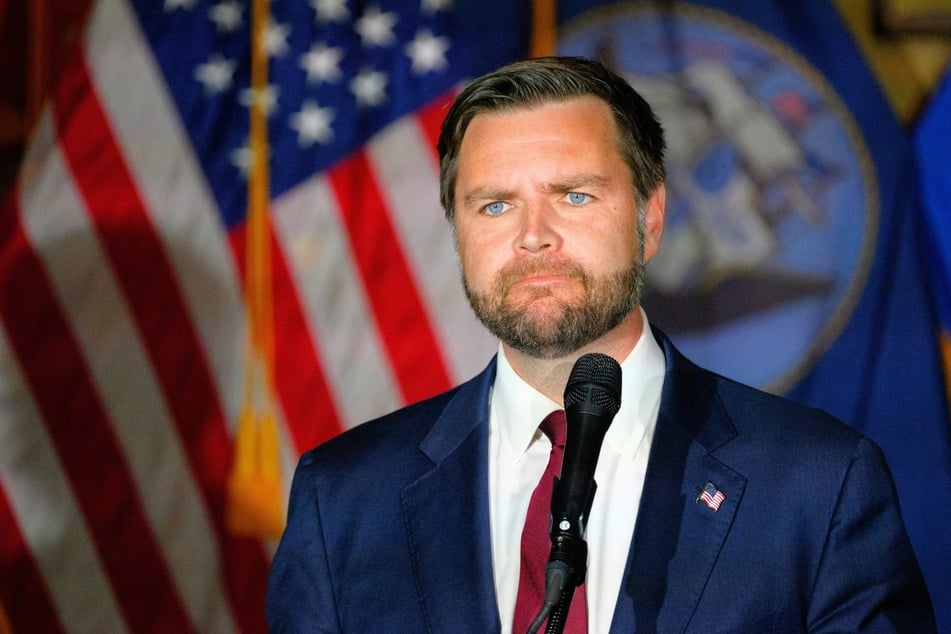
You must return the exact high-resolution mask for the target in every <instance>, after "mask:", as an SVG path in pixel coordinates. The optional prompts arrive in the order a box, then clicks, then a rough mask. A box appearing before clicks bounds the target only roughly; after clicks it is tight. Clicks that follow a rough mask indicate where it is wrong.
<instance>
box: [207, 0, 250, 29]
mask: <svg viewBox="0 0 951 634" xmlns="http://www.w3.org/2000/svg"><path fill="white" fill-rule="evenodd" d="M208 15H209V17H211V21H212V22H214V23H215V26H216V27H217V30H218V31H219V32H225V33H230V32H232V31H236V30H237V29H238V27H240V26H241V22H242V19H241V5H240V4H238V2H237V0H225V1H224V2H219V3H218V4H216V5H214V6H213V7H211V8H210V9H208Z"/></svg>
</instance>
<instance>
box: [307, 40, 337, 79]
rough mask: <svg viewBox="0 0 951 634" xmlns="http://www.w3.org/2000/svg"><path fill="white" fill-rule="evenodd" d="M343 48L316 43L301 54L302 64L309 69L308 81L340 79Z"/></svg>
mask: <svg viewBox="0 0 951 634" xmlns="http://www.w3.org/2000/svg"><path fill="white" fill-rule="evenodd" d="M342 59H343V49H342V48H329V47H327V46H325V45H323V44H314V45H313V46H311V47H310V50H309V51H307V52H306V53H304V54H303V55H301V56H300V65H301V68H303V69H304V70H305V71H307V82H308V83H313V82H317V83H319V82H335V81H338V80H339V79H340V76H341V72H340V61H341V60H342Z"/></svg>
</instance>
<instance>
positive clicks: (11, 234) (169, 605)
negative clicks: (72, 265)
mask: <svg viewBox="0 0 951 634" xmlns="http://www.w3.org/2000/svg"><path fill="white" fill-rule="evenodd" d="M11 199H12V198H11ZM0 244H2V245H3V250H2V252H0V314H2V317H3V320H4V323H5V324H6V326H7V331H8V333H9V337H10V344H11V347H12V348H13V350H14V353H15V354H16V356H17V359H18V361H19V363H20V366H21V367H22V369H23V372H24V376H25V379H26V381H27V383H28V384H29V386H30V388H31V390H32V392H33V395H34V399H35V401H36V403H37V406H38V408H39V410H40V414H41V415H42V417H43V420H44V421H45V423H46V426H47V428H48V429H49V434H50V437H51V438H52V440H53V443H54V445H55V448H56V450H57V452H58V454H59V458H60V461H61V462H62V464H63V467H64V468H65V470H66V472H67V474H68V475H69V480H70V484H71V486H72V489H73V491H74V492H75V495H76V498H77V501H78V503H79V505H80V507H81V508H82V509H83V513H84V515H85V517H86V523H87V524H88V527H89V531H90V533H91V535H92V538H93V542H94V543H95V545H96V549H97V551H98V553H99V557H100V559H101V561H102V563H103V565H104V567H105V569H106V571H107V573H108V574H109V576H110V577H111V578H112V581H113V587H114V590H115V593H116V596H117V598H118V600H119V603H120V606H121V608H122V610H123V614H124V615H125V618H126V619H127V620H128V623H129V626H130V627H131V629H133V630H137V631H170V632H173V631H183V629H187V628H188V627H189V621H188V617H187V616H186V614H185V611H184V609H183V606H182V604H181V603H180V602H179V600H178V597H177V596H176V594H175V591H174V588H173V586H172V582H171V580H170V579H169V576H168V571H167V570H166V568H165V566H164V565H163V563H162V558H161V555H160V553H159V549H158V547H157V545H156V543H155V541H154V539H153V535H152V532H151V529H150V528H149V525H148V522H147V521H146V519H145V517H144V516H143V514H142V509H141V505H140V501H139V499H138V496H137V493H136V489H135V486H134V482H133V479H132V476H131V474H130V473H129V471H128V468H127V466H126V462H125V457H124V456H123V454H122V450H121V448H120V446H119V444H118V442H117V440H116V438H115V436H114V435H113V430H112V428H111V426H110V424H109V421H108V419H107V416H106V413H105V408H104V407H103V405H102V403H101V402H100V401H99V399H98V397H97V395H96V388H95V386H94V385H93V384H92V382H91V380H90V377H89V373H88V371H87V368H86V366H85V363H84V361H83V356H82V351H81V350H80V349H79V346H78V345H77V343H76V341H75V340H74V338H73V335H72V333H71V332H70V329H69V325H68V322H67V320H66V317H65V315H64V314H63V311H62V308H61V307H60V305H59V304H58V303H57V301H56V300H55V295H54V291H53V289H52V287H51V284H50V282H49V280H48V278H47V276H46V273H45V271H44V269H43V265H42V263H41V261H40V260H39V258H38V257H37V255H36V254H35V253H34V252H33V251H32V249H31V248H30V245H29V244H28V241H27V237H26V235H25V234H24V233H23V227H22V226H21V225H20V223H19V220H18V211H17V209H16V206H15V204H11V205H9V206H8V207H7V208H6V209H5V210H4V211H3V213H2V215H0ZM8 608H9V609H11V610H15V611H19V610H20V609H21V608H20V606H8ZM11 618H15V617H13V616H11Z"/></svg>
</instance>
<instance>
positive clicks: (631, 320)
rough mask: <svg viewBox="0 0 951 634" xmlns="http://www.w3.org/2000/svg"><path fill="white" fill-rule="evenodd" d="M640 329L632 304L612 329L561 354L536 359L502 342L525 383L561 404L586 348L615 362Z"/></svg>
mask: <svg viewBox="0 0 951 634" xmlns="http://www.w3.org/2000/svg"><path fill="white" fill-rule="evenodd" d="M643 330H644V321H643V320H642V319H641V311H640V308H636V307H635V309H634V310H632V311H631V312H630V314H629V315H628V316H627V317H625V318H624V321H622V322H621V323H620V324H618V325H617V327H615V328H614V329H613V330H611V331H610V332H608V333H607V334H605V335H604V336H602V337H601V338H599V339H596V340H595V341H592V342H591V343H589V344H588V345H586V346H584V347H582V348H579V349H578V350H575V351H573V352H571V354H568V355H566V356H563V357H557V358H555V359H539V358H537V357H532V356H529V355H527V354H525V353H523V352H519V351H518V350H515V349H514V348H511V347H510V346H508V345H507V344H505V343H503V344H502V348H503V350H504V351H505V358H506V359H508V362H509V364H510V365H511V366H512V369H513V370H515V372H516V374H518V375H519V376H520V377H521V378H522V379H523V380H524V381H525V382H526V383H528V384H529V385H531V386H532V387H533V388H535V389H536V390H538V391H539V392H541V393H542V394H544V395H545V396H547V397H548V398H550V399H551V400H553V401H555V402H556V403H559V404H562V405H563V398H564V392H565V385H567V383H568V377H569V376H570V375H571V370H572V368H574V365H575V362H576V361H577V360H578V359H579V358H580V357H581V356H582V355H585V354H588V353H589V352H600V353H601V354H606V355H608V356H610V357H612V358H614V359H615V360H616V361H617V362H618V363H621V362H622V361H624V359H626V358H627V355H629V354H630V353H631V350H633V349H634V346H635V345H637V341H638V340H639V339H640V337H641V332H642V331H643Z"/></svg>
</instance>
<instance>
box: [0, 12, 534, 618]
mask: <svg viewBox="0 0 951 634" xmlns="http://www.w3.org/2000/svg"><path fill="white" fill-rule="evenodd" d="M40 4H42V5H43V7H45V8H46V9H47V10H48V11H49V12H53V11H55V8H56V7H55V6H53V5H55V3H48V2H47V3H40ZM258 4H261V3H258ZM264 4H265V7H266V10H267V16H266V17H269V20H268V21H267V25H266V30H265V32H263V34H262V35H263V41H264V46H265V47H266V52H267V58H268V59H269V65H268V67H267V74H266V75H265V76H264V82H263V85H258V86H256V88H257V90H252V88H255V87H253V86H252V82H251V35H250V34H251V23H252V10H251V6H250V3H247V2H238V1H235V0H213V1H212V0H101V1H97V2H94V3H92V4H91V7H90V10H89V17H88V20H87V21H86V24H85V29H84V31H83V32H82V36H81V38H79V39H80V41H79V42H78V46H77V48H76V50H75V52H74V53H73V54H72V55H71V56H70V57H69V59H68V60H67V61H66V62H65V63H64V64H63V70H62V72H60V73H59V74H58V76H57V77H56V81H55V82H54V85H53V90H52V94H51V98H50V100H49V102H48V105H47V107H46V108H45V109H43V110H42V113H41V116H40V117H39V120H38V123H37V124H36V128H35V132H34V134H33V137H32V142H31V143H30V144H29V147H28V150H27V152H26V155H25V157H24V159H23V161H22V168H21V170H20V172H19V176H18V177H17V179H16V180H15V182H14V183H12V185H10V186H9V187H8V188H7V191H6V192H5V194H4V199H3V206H2V210H0V527H2V530H0V557H2V559H0V566H2V573H0V604H2V606H3V609H4V613H5V614H6V616H7V618H8V619H9V622H10V624H11V626H12V627H13V629H14V631H24V632H25V631H44V632H55V631H63V630H65V631H104V632H105V631H110V632H115V631H122V630H124V629H130V630H132V631H263V629H264V625H263V589H264V582H265V579H266V573H267V562H268V560H269V557H270V552H269V548H270V546H271V545H272V544H271V543H270V542H267V541H263V540H261V539H260V538H258V537H254V536H248V535H247V534H246V533H247V532H248V530H252V531H253V530H261V529H262V527H264V528H267V522H266V521H265V522H263V523H262V522H261V521H253V520H254V518H251V520H249V518H247V517H244V518H242V517H241V514H242V513H247V512H249V511H250V512H255V510H254V505H253V504H251V505H250V507H248V506H247V505H245V507H243V508H244V510H243V511H242V507H241V506H240V505H232V507H231V508H232V516H231V517H229V516H228V508H229V503H228V492H229V490H231V491H232V492H237V491H241V490H245V491H246V490H247V489H248V482H249V480H248V479H247V478H244V479H242V478H243V476H242V473H243V472H242V471H241V469H240V468H239V469H237V470H236V471H235V470H233V467H235V466H240V464H242V463H241V461H238V465H236V464H235V448H234V443H233V438H234V433H235V429H236V427H237V422H236V421H237V420H238V419H239V413H241V412H242V411H244V412H245V413H248V412H249V411H250V410H249V408H248V407H247V403H248V401H247V398H246V397H247V394H246V390H247V389H248V388H247V385H248V380H246V379H245V372H246V368H247V367H248V366H247V365H246V360H247V359H248V358H251V359H253V362H252V364H251V365H252V366H254V365H256V364H257V365H259V366H260V367H261V370H260V372H259V373H258V378H257V379H251V381H252V382H254V381H261V382H262V383H261V385H263V387H261V385H258V386H257V387H254V386H252V387H251V388H250V389H251V390H252V391H254V390H257V391H259V392H260V391H263V393H264V397H263V399H264V401H265V402H266V401H267V400H268V398H273V408H272V415H273V417H274V419H275V421H276V429H277V435H278V439H277V440H278V445H279V447H280V451H281V454H280V462H279V464H280V467H281V470H282V471H283V472H284V473H285V478H284V485H283V486H284V487H286V486H287V485H288V482H289V478H288V477H286V474H289V473H290V471H291V470H292V469H293V466H294V464H295V462H296V458H297V455H298V454H299V453H301V452H302V451H304V450H305V449H307V448H309V447H311V446H313V445H315V444H316V443H318V442H320V441H321V440H323V439H326V438H328V437H330V436H332V435H334V434H336V433H338V432H339V431H340V430H341V429H344V428H346V427H349V426H352V425H355V424H357V423H359V422H362V421H363V420H366V419H367V418H370V417H373V416H376V415H379V414H381V413H383V412H385V411H387V410H389V409H393V408H395V407H397V406H399V405H402V404H404V403H407V402H410V401H414V400H418V399H420V398H422V397H425V396H428V395H430V394H434V393H436V392H438V391H440V390H442V389H445V388H447V387H449V386H450V385H451V384H452V383H455V382H457V381H459V380H461V379H463V378H467V377H468V376H470V375H471V374H473V373H475V372H476V371H477V370H479V369H481V367H482V366H483V365H484V363H485V362H486V361H487V360H488V358H489V357H490V355H491V354H492V352H494V344H493V343H492V341H491V340H490V339H489V338H488V336H487V335H486V334H485V333H484V332H483V331H482V329H481V327H480V326H478V325H477V324H476V322H475V320H474V318H473V317H472V316H471V315H470V313H469V309H468V306H467V305H466V303H465V300H464V298H463V297H462V293H461V289H460V288H459V282H458V273H457V266H456V263H455V254H454V251H453V247H452V242H451V238H450V236H449V231H448V226H447V223H446V222H445V220H444V219H443V218H442V211H441V209H440V208H439V205H438V195H437V194H438V179H437V168H438V166H437V162H436V157H435V150H434V145H435V137H436V135H437V134H438V126H439V124H440V122H441V117H442V112H443V109H444V107H445V105H446V104H447V103H448V101H449V100H450V99H451V98H452V95H453V94H454V91H455V90H456V89H457V86H458V85H459V84H460V83H461V82H462V81H463V80H464V79H465V78H466V77H471V76H474V75H478V74H481V73H482V72H484V71H486V70H488V69H490V68H492V67H495V66H498V65H500V64H502V63H504V62H507V61H510V60H513V59H517V58H520V57H524V56H525V55H526V54H527V50H528V43H529V31H530V25H531V16H530V11H529V8H530V7H529V6H528V5H523V4H522V3H511V6H510V3H500V4H498V6H486V5H485V4H484V3H479V2H449V1H446V0H423V1H420V0H407V1H405V2H404V1H389V2H380V3H367V4H364V3H354V2H348V1H344V0H314V1H312V2H306V1H303V0H302V1H299V2H287V1H281V2H272V3H270V6H269V7H268V6H267V3H264ZM31 6H32V5H31ZM2 8H3V7H2V5H0V9H2ZM72 8H73V10H75V5H73V7H72ZM36 9H37V11H39V10H40V7H39V6H37V7H36ZM0 13H2V12H0ZM252 104H255V107H259V108H260V109H261V111H262V112H263V113H264V115H265V116H266V123H267V128H266V134H265V137H266V139H267V141H268V143H267V146H266V147H264V148H263V149H264V150H265V151H266V152H267V157H266V158H267V161H266V164H265V165H264V167H265V168H266V171H265V172H264V174H263V180H262V181H261V182H262V184H263V187H264V191H265V192H267V190H269V192H270V198H269V202H268V201H267V200H265V203H264V204H265V206H269V210H268V211H269V213H268V214H267V216H266V217H265V222H264V227H263V229H260V230H259V232H258V234H257V237H256V238H254V239H252V240H251V242H250V244H255V243H256V244H257V245H258V247H256V248H261V249H262V250H261V253H264V254H265V256H264V257H265V258H266V261H264V262H261V261H260V258H259V259H258V260H257V261H256V260H255V259H254V258H253V257H250V256H251V254H250V253H248V251H249V247H248V246H247V244H249V243H248V242H246V240H247V239H248V235H247V234H248V232H249V231H251V229H250V228H249V224H250V223H249V222H247V211H248V198H249V196H248V186H247V183H248V178H249V175H250V174H253V173H255V167H254V165H255V163H254V160H253V152H252V150H251V148H252V146H253V145H254V139H255V134H253V133H252V132H251V130H250V128H249V120H250V110H249V109H250V108H251V106H252ZM260 168H261V165H260V161H259V164H258V167H257V169H260ZM262 238H263V240H264V241H265V243H266V244H264V245H263V248H262V245H261V244H260V243H261V239H262ZM259 255H260V254H259ZM255 262H257V263H256V264H255ZM249 269H250V270H249ZM262 271H263V272H264V276H265V277H266V279H265V280H264V281H263V284H264V286H263V287H262V288H263V291H261V292H262V294H261V295H260V296H259V299H260V301H258V300H254V301H252V300H251V297H252V295H251V294H246V292H245V284H244V279H245V276H246V275H247V276H248V278H247V279H249V280H250V279H252V278H253V277H254V276H255V275H258V276H260V275H261V272H262ZM246 297H248V298H249V299H248V301H246ZM255 302H257V304H256V305H257V306H258V308H256V309H255V308H253V306H252V304H255ZM252 309H253V310H252ZM258 309H260V310H261V311H263V312H261V313H258V314H261V315H264V316H263V317H262V323H264V324H265V326H264V328H263V330H262V331H261V332H263V334H261V333H258V334H253V333H251V334H249V330H255V328H256V326H255V325H254V324H255V318H254V316H253V314H252V313H255V311H257V310H258ZM249 315H250V318H249ZM268 320H273V326H272V327H271V326H267V321H268ZM249 340H252V342H253V344H252V345H251V346H250V347H251V348H253V349H254V350H255V351H256V353H255V352H252V353H248V347H249V346H248V341H249ZM268 366H271V367H268ZM252 374H253V372H252ZM268 383H271V385H268ZM270 389H273V394H272V395H271V396H270V397H269V396H268V390H270ZM263 409H265V410H266V409H267V407H265V408H263ZM251 419H253V420H251V423H252V432H251V433H250V434H249V437H251V438H252V442H251V445H250V446H251V452H252V453H253V452H254V451H259V450H261V449H262V446H263V448H265V449H266V448H267V445H268V444H271V445H273V444H274V443H273V442H271V441H270V440H268V438H269V436H268V432H267V426H266V424H265V425H264V426H263V427H262V426H261V424H262V423H266V421H267V415H261V416H257V414H255V415H254V416H252V417H251ZM253 425H258V427H257V432H255V431H254V428H253ZM254 437H257V438H258V440H256V441H255V440H253V438H254ZM262 439H263V440H262ZM254 459H255V457H254V456H253V455H250V457H249V458H248V460H251V461H253V460H254ZM265 475H266V471H265ZM229 482H230V487H229ZM265 483H266V482H265ZM257 484H261V481H258V482H257ZM254 486H255V483H254V482H251V484H250V487H251V488H253V487H254ZM283 497H286V490H285V491H284V492H283V495H282V496H281V498H283ZM277 502H278V503H280V504H281V506H283V500H282V499H280V498H279V499H278V500H277ZM236 509H237V510H236ZM259 519H260V518H259ZM243 520H244V521H243ZM235 527H238V528H241V529H242V530H239V531H236V530H235ZM271 528H273V526H272V527H271Z"/></svg>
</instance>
